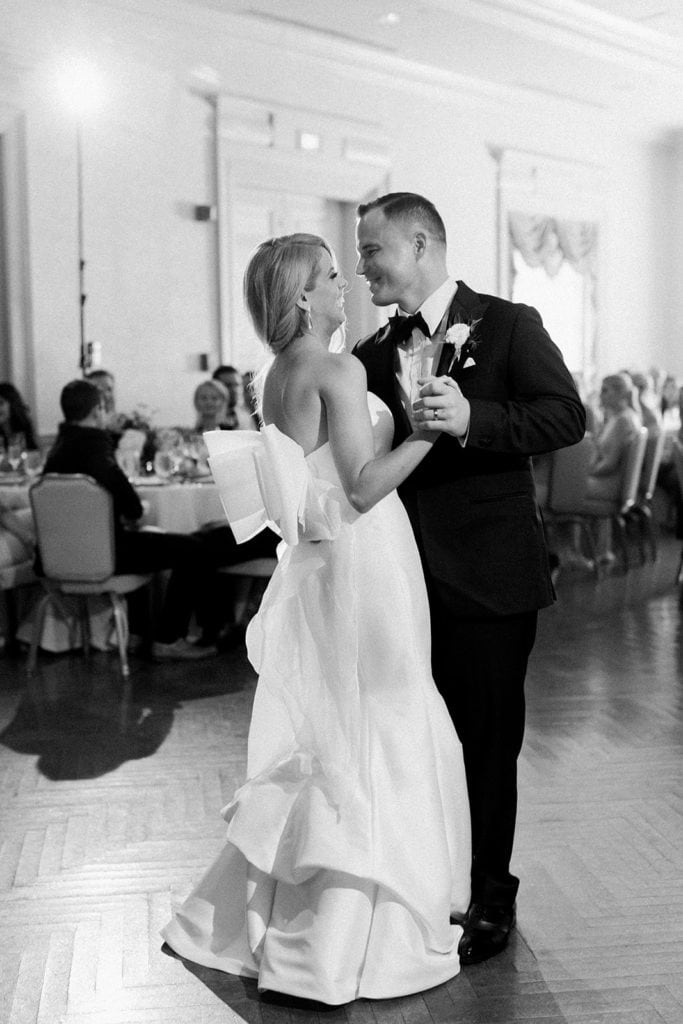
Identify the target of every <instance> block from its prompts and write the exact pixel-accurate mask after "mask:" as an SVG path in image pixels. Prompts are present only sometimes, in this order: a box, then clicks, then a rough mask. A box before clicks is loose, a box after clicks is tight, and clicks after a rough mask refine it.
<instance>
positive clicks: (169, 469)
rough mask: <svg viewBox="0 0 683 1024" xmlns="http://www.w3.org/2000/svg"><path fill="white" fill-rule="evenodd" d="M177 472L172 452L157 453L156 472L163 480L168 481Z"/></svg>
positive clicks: (155, 459) (155, 458) (155, 460)
mask: <svg viewBox="0 0 683 1024" xmlns="http://www.w3.org/2000/svg"><path fill="white" fill-rule="evenodd" d="M175 470H176V460H175V459H174V457H173V455H172V453H171V452H157V453H156V455H155V456H154V472H155V473H156V475H157V476H158V477H159V478H160V479H161V480H168V479H169V477H171V476H173V474H174V473H175Z"/></svg>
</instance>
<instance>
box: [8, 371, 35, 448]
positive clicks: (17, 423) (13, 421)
mask: <svg viewBox="0 0 683 1024" xmlns="http://www.w3.org/2000/svg"><path fill="white" fill-rule="evenodd" d="M15 437H20V438H21V440H22V442H23V445H24V449H25V450H26V451H29V452H30V451H37V449H38V442H37V440H36V435H35V430H34V429H33V421H32V419H31V413H30V412H29V408H28V406H27V405H26V402H25V401H24V399H23V398H22V397H21V395H20V394H19V392H18V391H17V389H16V388H15V386H14V384H10V383H9V382H8V381H3V382H2V383H0V448H7V447H8V445H9V444H10V441H11V440H12V438H15Z"/></svg>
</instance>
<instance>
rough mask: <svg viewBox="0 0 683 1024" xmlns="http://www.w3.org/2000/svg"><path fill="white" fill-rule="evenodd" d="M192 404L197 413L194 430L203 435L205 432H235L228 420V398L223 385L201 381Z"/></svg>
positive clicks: (213, 381)
mask: <svg viewBox="0 0 683 1024" xmlns="http://www.w3.org/2000/svg"><path fill="white" fill-rule="evenodd" d="M193 403H194V407H195V410H196V412H197V421H196V423H195V430H196V431H197V433H199V434H203V433H204V431H205V430H235V429H236V428H235V426H234V425H231V424H230V422H229V420H228V407H229V404H230V396H229V393H228V389H227V388H226V386H225V384H221V382H220V381H219V380H213V379H211V380H205V381H202V383H201V384H199V385H198V386H197V387H196V388H195V393H194V397H193Z"/></svg>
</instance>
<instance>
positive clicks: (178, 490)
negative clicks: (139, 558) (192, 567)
mask: <svg viewBox="0 0 683 1024" xmlns="http://www.w3.org/2000/svg"><path fill="white" fill-rule="evenodd" d="M133 486H134V487H135V490H136V491H137V492H138V494H139V495H140V499H141V501H143V502H144V504H145V516H144V523H146V524H148V525H150V526H158V527H159V528H160V529H161V530H169V531H171V532H172V533H193V532H194V531H195V530H198V529H199V528H200V527H202V526H206V524H207V523H212V522H216V521H218V522H222V523H227V519H226V518H225V512H224V511H223V506H222V505H221V499H220V498H219V496H218V488H217V487H216V485H215V483H213V481H207V482H206V483H191V482H187V483H177V482H175V481H173V482H170V483H168V482H166V481H163V482H162V481H158V480H155V479H153V478H152V479H150V478H145V477H141V478H140V479H139V480H134V481H133Z"/></svg>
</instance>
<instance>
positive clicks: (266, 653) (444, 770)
mask: <svg viewBox="0 0 683 1024" xmlns="http://www.w3.org/2000/svg"><path fill="white" fill-rule="evenodd" d="M369 404H370V411H371V415H372V419H373V431H374V435H375V446H376V449H377V451H378V452H382V451H386V450H388V448H389V447H390V444H391V437H392V433H393V423H392V420H391V414H390V412H389V410H388V409H387V408H386V406H385V405H384V404H383V403H381V402H380V401H379V399H376V398H375V397H374V396H370V399H369ZM221 433H223V437H222V438H220V439H218V443H220V444H221V445H223V446H224V447H225V446H228V448H229V447H230V446H231V445H232V444H234V443H237V442H236V441H235V438H234V434H233V436H232V437H231V434H230V432H227V431H223V432H221ZM248 444H249V445H250V446H254V445H260V449H261V469H260V471H259V474H258V476H259V478H260V486H259V490H260V493H261V494H262V495H263V499H264V500H263V502H262V503H263V504H265V513H263V510H261V513H262V516H263V517H264V518H265V516H268V515H270V517H271V519H276V520H277V521H278V525H279V526H280V528H281V529H282V532H283V536H284V537H285V541H286V540H287V538H289V540H290V541H291V542H292V543H290V544H286V543H285V544H283V545H281V551H280V562H279V564H278V567H277V569H276V571H275V573H274V575H273V577H272V579H271V581H270V584H269V586H268V589H267V591H266V593H265V596H264V598H263V602H262V604H261V608H260V611H259V612H258V614H257V615H256V616H255V618H254V619H253V620H252V622H251V623H250V625H249V629H248V632H247V646H248V653H249V658H250V660H251V662H252V664H253V665H254V667H255V669H256V671H257V672H258V673H259V682H258V686H257V690H256V696H255V700H254V708H253V715H252V721H251V728H250V732H249V747H248V764H247V782H246V783H245V784H244V785H243V786H242V787H241V788H240V789H239V790H238V791H237V793H236V794H235V796H234V799H233V800H232V802H231V803H230V804H229V805H228V806H227V807H226V808H225V809H224V810H223V812H222V814H223V816H224V817H225V819H226V821H227V822H228V831H227V844H226V846H225V848H224V850H223V852H222V853H221V854H220V856H219V857H218V859H217V860H216V861H215V862H214V864H213V865H212V866H211V867H210V868H209V870H208V871H207V873H206V874H205V875H204V877H203V878H202V880H201V881H200V882H199V884H198V885H197V887H196V888H195V889H194V891H193V892H192V893H191V895H190V896H189V897H188V898H187V899H186V900H185V902H184V903H183V904H182V905H181V906H180V907H179V908H178V909H177V910H176V912H175V914H174V917H173V920H172V921H171V922H170V924H169V925H167V927H166V928H165V929H164V931H163V936H164V938H165V939H166V941H167V942H168V944H169V945H170V946H171V947H172V948H173V949H174V950H176V952H177V953H179V954H180V955H181V956H183V957H185V958H187V959H188V960H192V961H194V962H196V963H199V964H203V965H204V966H206V967H214V968H217V969H219V970H222V971H227V972H230V973H232V974H240V975H245V976H247V977H253V978H256V979H258V986H259V988H260V989H269V990H275V991H278V992H284V993H289V994H291V995H294V996H298V997H304V998H308V999H315V1000H320V1001H322V1002H325V1003H330V1004H339V1003H345V1002H349V1001H351V1000H353V999H356V998H359V997H367V998H373V999H376V998H385V997H390V996H402V995H407V994H409V993H413V992H418V991H422V990H424V989H427V988H430V987H432V986H434V985H438V984H440V983H441V982H444V981H447V980H448V979H449V978H452V977H453V976H454V975H455V974H457V972H458V969H459V961H458V953H457V948H458V941H459V939H460V936H461V934H462V930H461V928H460V927H459V926H458V925H453V924H451V923H450V920H449V915H450V914H463V913H464V912H465V910H466V909H467V906H468V902H469V875H470V822H469V809H468V803H467V789H466V783H465V773H464V768H463V762H462V753H461V749H460V744H459V742H458V740H457V737H456V734H455V731H454V729H453V725H452V723H451V720H450V717H449V715H448V712H447V711H446V707H445V705H444V703H443V701H442V699H441V697H440V695H439V694H438V692H437V690H436V688H435V686H434V683H433V681H432V678H431V674H430V639H429V636H430V634H429V612H428V606H427V596H426V591H425V584H424V579H423V575H422V569H421V566H420V560H419V555H418V552H417V549H416V546H415V542H414V539H413V534H412V530H411V527H410V524H409V522H408V519H407V516H406V514H405V511H404V509H403V506H402V504H401V502H400V499H399V498H398V496H397V495H396V493H395V492H394V493H392V494H390V495H389V496H388V497H386V498H384V499H383V500H382V501H381V502H379V503H378V504H377V505H376V506H375V507H374V508H372V509H371V510H370V511H369V512H367V513H365V514H364V515H359V514H358V513H357V512H355V511H354V510H353V509H352V507H351V506H350V505H349V503H348V501H347V500H346V497H345V495H344V492H343V490H342V487H341V484H340V482H339V477H338V475H337V471H336V469H335V465H334V461H333V458H332V454H331V450H330V447H329V444H325V445H323V446H322V447H321V448H319V449H318V450H317V451H315V452H313V453H312V454H311V455H309V456H308V457H307V458H305V459H304V456H303V452H302V450H301V449H300V448H299V447H298V445H295V444H294V442H292V441H291V440H290V439H288V438H285V437H284V435H282V434H280V433H279V431H277V429H276V428H275V427H272V426H269V427H266V428H265V430H263V431H261V436H260V437H259V436H258V435H254V434H253V433H252V434H251V439H250V440H249V442H248ZM264 452H265V458H264ZM219 461H220V459H219V457H218V455H216V456H215V458H212V470H214V475H215V476H216V477H217V479H218V477H219V476H220V473H219V472H217V470H218V469H219V466H218V463H219ZM237 461H238V460H237ZM224 463H225V466H224V468H225V467H230V466H232V469H231V470H229V471H228V472H227V474H226V475H227V477H228V479H230V478H231V474H232V481H233V487H232V489H231V494H232V498H233V500H234V499H235V493H236V489H235V487H234V482H235V479H237V478H238V477H239V476H240V473H239V472H238V470H237V469H236V462H235V459H234V458H233V457H232V455H231V453H230V451H228V452H227V453H225V458H224ZM251 465H252V466H253V457H252V462H251ZM243 468H244V467H243ZM251 472H252V475H253V469H252V470H251ZM243 475H244V474H243ZM243 482H244V481H242V483H243ZM219 486H221V482H220V480H219ZM228 489H230V487H229V485H228ZM247 489H248V488H247ZM244 493H245V487H244V486H242V485H240V487H239V488H237V494H238V498H237V500H238V501H239V500H241V499H242V498H243V497H244ZM225 504H226V511H228V515H229V518H231V516H232V518H231V522H232V523H233V528H234V529H237V531H238V532H239V524H237V523H236V518H239V515H237V514H236V513H234V512H233V511H232V510H231V507H230V499H229V498H228V499H227V500H225ZM252 511H253V510H252ZM253 521H254V520H253V516H252V518H251V519H250V522H251V523H252V525H253ZM303 538H326V539H318V540H312V539H303ZM297 540H298V543H294V542H296V541H297ZM454 656H455V655H454Z"/></svg>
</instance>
